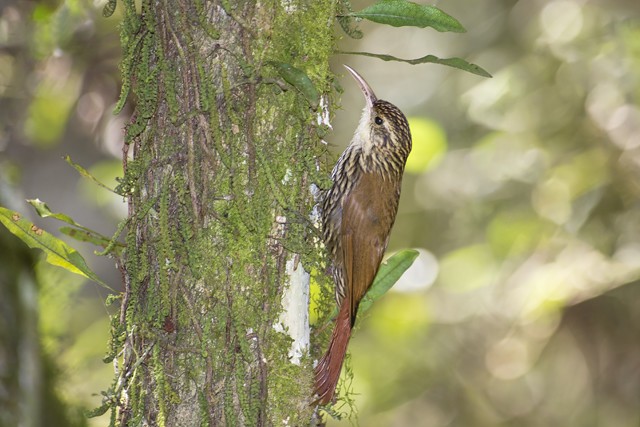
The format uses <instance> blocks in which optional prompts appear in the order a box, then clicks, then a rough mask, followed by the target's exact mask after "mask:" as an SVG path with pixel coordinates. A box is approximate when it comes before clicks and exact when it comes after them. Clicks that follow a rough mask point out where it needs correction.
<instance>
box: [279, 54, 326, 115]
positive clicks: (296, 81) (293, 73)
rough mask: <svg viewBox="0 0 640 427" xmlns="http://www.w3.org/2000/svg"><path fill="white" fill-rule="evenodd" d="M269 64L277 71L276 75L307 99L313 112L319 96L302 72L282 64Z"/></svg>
mask: <svg viewBox="0 0 640 427" xmlns="http://www.w3.org/2000/svg"><path fill="white" fill-rule="evenodd" d="M271 64H272V65H273V66H274V67H275V68H276V70H278V74H280V76H281V77H282V78H283V79H284V80H285V81H286V82H287V83H289V84H290V85H291V86H293V87H295V88H296V89H298V90H299V91H300V93H302V95H304V97H305V98H307V101H309V104H310V105H311V107H312V108H313V109H314V110H315V109H316V108H318V103H319V102H320V94H319V93H318V90H317V89H316V87H315V86H314V85H313V82H311V79H310V78H309V77H308V76H307V75H306V74H305V72H304V71H302V70H300V69H298V68H295V67H293V66H292V65H291V64H286V63H284V62H276V61H272V62H271Z"/></svg>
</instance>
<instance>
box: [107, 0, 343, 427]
mask: <svg viewBox="0 0 640 427" xmlns="http://www.w3.org/2000/svg"><path fill="white" fill-rule="evenodd" d="M120 6H121V7H124V15H125V16H124V20H123V23H122V27H121V31H122V42H123V48H124V55H125V56H124V59H123V63H122V74H123V80H124V81H123V94H122V100H121V102H124V99H126V98H127V95H128V93H129V91H131V95H132V96H131V97H130V98H132V99H133V100H135V102H136V108H135V113H134V115H133V117H132V119H131V121H130V123H129V124H128V126H127V128H126V137H125V139H126V143H125V146H124V149H123V164H124V170H125V174H124V177H123V178H122V181H121V184H120V190H122V191H126V193H127V197H128V202H129V217H128V223H127V226H128V228H127V230H128V232H127V241H126V244H127V249H126V253H125V256H124V263H123V265H122V266H120V268H121V270H122V272H123V280H124V283H125V293H124V295H123V299H122V304H121V312H120V315H119V317H117V318H114V321H113V345H112V350H111V357H112V360H114V364H115V366H116V378H115V381H114V384H113V387H112V389H111V394H110V397H111V398H112V399H111V400H112V402H113V403H112V409H113V412H112V423H113V424H115V425H119V426H126V425H145V426H146V425H153V426H155V425H167V426H197V425H229V426H232V425H233V426H238V425H248V426H263V425H274V424H279V425H303V424H308V423H309V419H310V418H311V409H310V408H309V401H310V398H311V393H312V367H311V358H310V357H308V349H304V348H299V349H298V355H300V354H303V355H304V357H302V359H301V360H300V362H299V364H295V363H292V361H291V355H293V353H292V354H289V352H290V351H291V338H289V336H288V335H287V334H286V328H285V329H284V332H283V328H281V327H274V326H275V325H276V324H278V323H279V320H278V319H279V316H280V315H281V311H282V305H281V300H282V296H283V293H284V291H285V290H286V289H287V287H288V286H289V285H291V286H306V287H308V283H307V284H306V285H305V284H304V283H303V282H304V280H307V281H308V277H309V276H308V275H305V274H297V273H296V274H293V272H300V271H301V270H300V269H301V268H302V266H304V268H305V270H306V271H311V270H315V271H322V259H321V256H320V255H319V251H318V250H317V249H315V246H314V244H313V241H314V238H315V235H314V233H315V230H314V227H313V226H312V224H311V222H310V220H309V214H310V212H311V210H312V207H313V204H314V201H313V197H312V195H311V192H310V190H309V189H310V186H311V184H312V183H319V182H321V181H322V180H323V179H326V178H322V177H323V176H324V177H326V172H327V171H326V168H325V167H324V166H322V164H323V162H322V161H320V159H321V157H322V156H323V155H324V154H325V153H326V145H325V144H323V143H322V141H321V137H320V136H319V135H321V134H322V131H323V128H324V127H325V126H326V124H323V123H322V122H321V121H320V120H318V117H320V116H321V115H322V114H323V113H324V114H325V115H326V114H327V113H328V112H327V111H326V108H327V107H326V106H327V105H330V103H331V100H330V99H329V95H328V94H329V93H330V87H331V81H332V75H331V73H330V71H329V68H328V57H329V55H330V54H331V52H332V48H333V43H334V40H333V36H332V34H333V19H334V15H335V5H334V4H333V1H331V0H322V1H316V0H308V1H303V0H299V1H296V0H282V1H271V2H268V1H267V2H255V1H230V0H214V1H206V0H143V2H142V6H141V9H140V10H138V11H136V6H135V3H134V1H133V0H124V1H123V2H122V3H121V4H120ZM282 63H284V64H289V65H291V66H293V67H295V68H296V69H298V70H301V71H303V72H304V73H305V74H306V75H307V76H308V77H309V78H310V80H311V82H313V85H314V86H315V88H316V89H317V90H318V91H319V93H320V94H321V97H322V102H321V106H320V107H318V106H317V105H314V102H313V100H311V101H310V99H309V96H308V94H307V95H304V94H303V92H304V90H302V91H300V90H298V89H296V87H294V86H292V85H290V84H289V83H287V82H286V81H285V80H284V79H283V77H281V74H279V73H278V64H282ZM323 108H324V109H325V110H324V111H323V110H322V109H323ZM294 276H295V277H302V278H303V282H297V283H292V282H291V279H290V278H291V277H294ZM319 280H320V279H319ZM302 294H304V292H303V293H302ZM307 295H308V293H307ZM303 298H304V297H303ZM298 301H300V300H298ZM298 305H299V304H298ZM304 312H306V308H305V310H304V311H303V314H304ZM303 346H304V344H303Z"/></svg>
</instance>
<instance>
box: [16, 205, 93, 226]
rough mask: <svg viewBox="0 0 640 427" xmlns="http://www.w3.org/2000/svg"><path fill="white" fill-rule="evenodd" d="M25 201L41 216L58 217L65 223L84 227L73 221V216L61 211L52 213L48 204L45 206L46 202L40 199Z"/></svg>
mask: <svg viewBox="0 0 640 427" xmlns="http://www.w3.org/2000/svg"><path fill="white" fill-rule="evenodd" d="M27 203H29V204H30V205H31V206H33V207H34V208H35V210H36V213H37V214H38V215H39V216H40V217H42V218H48V217H52V218H55V219H58V220H60V221H63V222H66V223H67V224H71V225H75V226H76V227H80V228H84V227H83V226H81V225H80V224H78V223H77V222H75V221H74V220H73V218H71V217H70V216H68V215H65V214H63V213H53V212H51V209H49V206H47V204H46V203H45V202H43V201H42V200H40V199H27Z"/></svg>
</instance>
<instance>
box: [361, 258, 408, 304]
mask: <svg viewBox="0 0 640 427" xmlns="http://www.w3.org/2000/svg"><path fill="white" fill-rule="evenodd" d="M419 254H420V253H419V252H418V251H416V250H415V249H405V250H402V251H400V252H397V253H395V254H394V255H393V256H392V257H391V258H389V259H388V260H386V261H385V262H383V263H382V264H380V269H379V270H378V274H377V275H376V278H375V279H374V280H373V284H372V285H371V287H370V288H369V290H368V291H367V293H366V294H365V295H364V297H363V298H362V301H360V307H359V308H358V316H361V315H362V313H364V312H365V311H367V310H368V309H369V308H371V305H372V304H373V303H374V302H375V301H376V300H377V299H378V298H380V297H381V296H382V295H384V294H385V293H387V291H388V290H389V289H391V288H392V287H393V285H395V284H396V282H397V281H398V279H400V276H402V274H403V273H404V272H405V271H407V269H408V268H409V267H411V264H413V262H414V261H415V260H416V258H418V255H419Z"/></svg>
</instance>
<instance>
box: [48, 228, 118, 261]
mask: <svg viewBox="0 0 640 427" xmlns="http://www.w3.org/2000/svg"><path fill="white" fill-rule="evenodd" d="M59 230H60V232H61V233H62V234H66V235H67V236H69V237H71V238H73V239H76V240H78V241H80V242H87V243H93V244H94V245H96V246H100V247H102V248H106V247H108V246H109V245H110V244H111V239H110V238H108V237H105V236H102V235H100V234H98V233H92V232H89V231H86V230H78V229H77V228H72V227H60V228H59ZM122 248H124V245H123V244H122V243H120V242H116V244H115V245H114V249H113V251H114V252H115V253H116V255H120V253H121V252H122Z"/></svg>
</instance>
